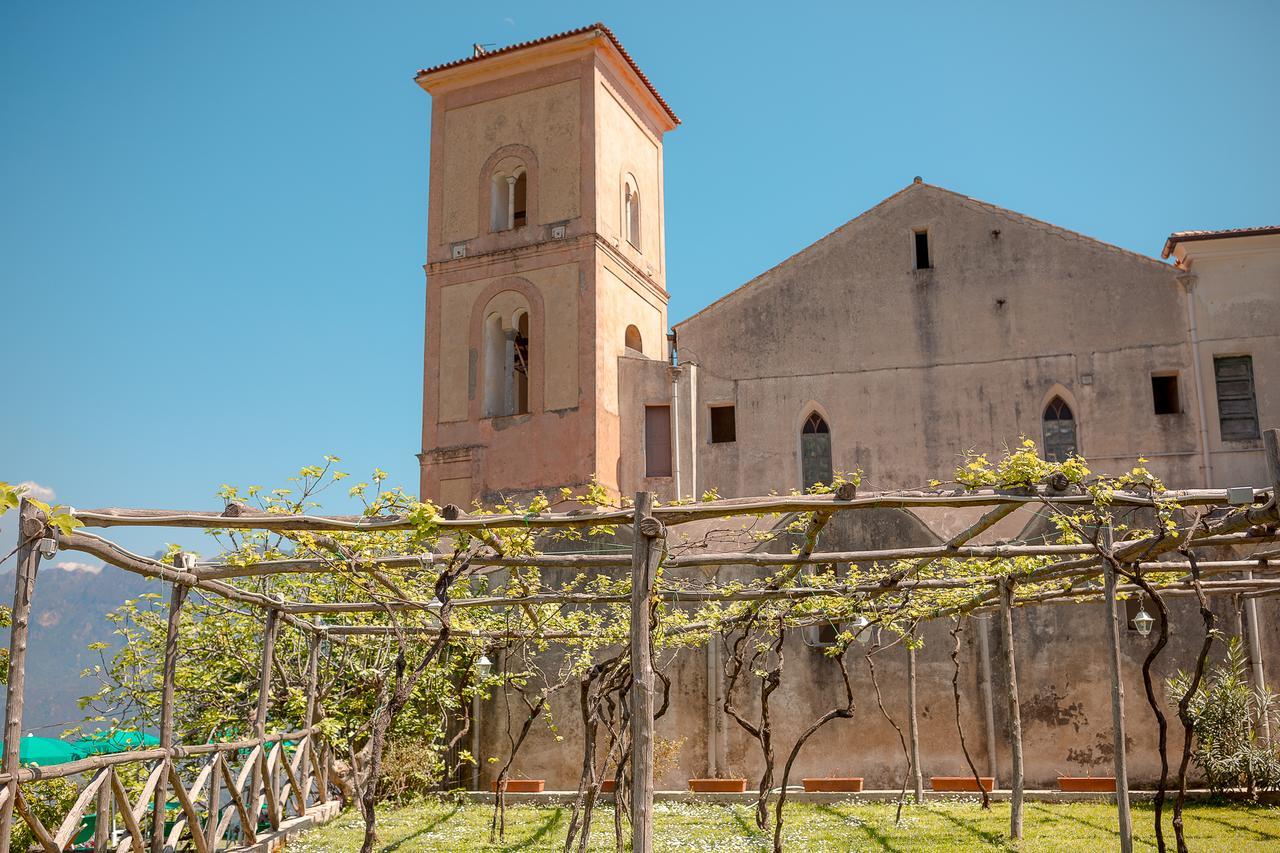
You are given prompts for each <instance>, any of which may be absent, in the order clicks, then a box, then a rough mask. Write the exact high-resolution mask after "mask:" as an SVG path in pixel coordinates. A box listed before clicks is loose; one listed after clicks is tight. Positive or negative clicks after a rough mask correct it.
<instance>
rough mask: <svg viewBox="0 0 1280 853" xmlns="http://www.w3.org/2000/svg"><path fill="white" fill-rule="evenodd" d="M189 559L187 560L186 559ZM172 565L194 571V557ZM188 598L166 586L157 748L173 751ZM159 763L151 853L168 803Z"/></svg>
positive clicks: (177, 557) (157, 851) (158, 844)
mask: <svg viewBox="0 0 1280 853" xmlns="http://www.w3.org/2000/svg"><path fill="white" fill-rule="evenodd" d="M188 558H190V559H188ZM173 565H174V566H176V567H177V568H179V569H188V570H189V569H191V568H194V567H195V555H194V554H190V555H188V554H181V553H179V554H174V555H173ZM186 598H187V587H186V586H184V585H183V584H180V583H174V584H170V585H169V623H168V625H167V626H166V628H165V635H164V665H163V668H162V669H161V670H160V746H162V747H163V748H165V749H173V747H174V742H173V690H174V688H173V682H174V677H175V675H176V674H177V671H178V624H179V619H180V617H181V615H182V603H183V602H184V601H186ZM160 761H161V762H162V763H163V764H165V765H166V770H165V771H162V772H161V773H160V778H159V779H158V780H157V781H156V790H155V795H154V797H153V799H152V801H151V803H152V805H151V853H164V847H165V844H164V840H165V839H164V822H165V807H166V806H167V805H168V803H169V774H168V769H167V765H169V764H171V763H172V759H170V758H162V759H160ZM191 831H192V832H199V831H200V827H198V826H193V827H191Z"/></svg>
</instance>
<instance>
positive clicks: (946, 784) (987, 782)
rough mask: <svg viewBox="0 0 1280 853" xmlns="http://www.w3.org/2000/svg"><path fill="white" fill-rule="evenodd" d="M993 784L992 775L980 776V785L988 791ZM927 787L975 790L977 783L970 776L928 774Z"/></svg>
mask: <svg viewBox="0 0 1280 853" xmlns="http://www.w3.org/2000/svg"><path fill="white" fill-rule="evenodd" d="M995 786H996V780H995V777H994V776H983V777H982V787H984V788H986V789H987V790H988V791H990V790H992V789H993V788H995ZM929 787H931V788H932V789H933V790H935V791H977V790H978V783H977V782H976V781H975V780H974V778H973V777H972V776H930V777H929Z"/></svg>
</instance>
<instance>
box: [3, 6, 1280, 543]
mask: <svg viewBox="0 0 1280 853" xmlns="http://www.w3.org/2000/svg"><path fill="white" fill-rule="evenodd" d="M535 9H536V10H537V11H535ZM597 19H603V20H604V21H605V22H606V23H608V24H609V25H610V26H611V27H612V28H613V29H614V31H615V32H616V33H617V34H618V36H619V38H620V39H621V40H622V41H623V43H624V44H625V45H626V46H627V48H628V49H629V50H630V52H631V53H632V55H633V56H634V57H635V58H636V60H637V61H638V62H639V64H640V65H641V67H643V68H644V69H645V71H646V72H647V73H648V74H649V76H650V77H651V79H652V80H653V81H654V83H655V85H657V87H658V88H659V89H660V90H661V91H662V92H663V94H664V95H665V96H666V97H667V99H668V101H669V102H670V103H671V104H672V106H673V108H674V109H675V110H676V112H677V113H678V114H679V115H680V116H681V118H682V119H683V120H684V122H685V124H684V125H683V126H681V127H680V128H679V129H677V130H676V131H675V132H674V133H672V134H670V135H669V136H668V138H667V146H666V178H667V186H666V192H667V235H668V246H669V255H668V268H669V277H668V283H669V287H670V289H671V292H672V311H671V318H672V320H677V319H680V318H682V317H684V316H687V315H688V314H690V313H692V312H693V311H695V310H697V309H698V308H699V307H701V306H703V305H705V304H706V303H708V302H710V301H711V300H713V299H714V298H716V297H718V296H720V295H721V294H723V293H725V292H727V291H729V290H731V289H733V288H734V287H736V286H737V285H739V284H741V283H743V282H744V281H746V280H748V279H749V278H751V277H752V276H753V275H755V274H757V273H758V272H760V271H762V270H764V269H766V268H767V267H769V266H771V265H772V264H774V263H776V262H777V261H779V260H780V259H782V258H784V257H786V256H788V255H789V254H791V253H793V252H794V251H796V250H798V249H800V248H802V247H804V246H805V245H807V244H809V243H811V242H812V241H814V240H815V239H817V238H818V237H820V236H821V235H823V234H825V233H826V232H828V231H829V230H831V229H832V228H834V227H836V226H838V225H839V224H841V223H843V222H845V221H847V220H848V219H850V218H852V217H853V216H855V215H857V214H858V213H859V212H860V211H862V210H864V209H866V208H867V207H869V206H871V205H873V204H875V203H876V202H877V201H879V200H880V199H882V198H883V197H885V196H887V195H889V194H890V193H892V192H894V191H896V190H898V189H900V188H901V187H902V186H903V185H905V184H906V183H908V182H909V181H910V180H911V178H912V176H914V175H922V176H924V178H925V179H926V180H928V181H930V182H932V183H937V184H940V185H942V186H945V187H948V188H951V189H954V190H957V191H959V192H963V193H966V194H969V195H973V196H976V197H978V198H981V199H984V200H987V201H991V202H994V203H996V204H1000V205H1004V206H1007V207H1011V208H1013V209H1015V210H1018V211H1021V212H1024V213H1027V214H1029V215H1032V216H1036V217H1039V218H1042V219H1047V220H1049V221H1051V222H1054V223H1058V224H1060V225H1063V226H1066V227H1068V228H1072V229H1076V230H1079V231H1082V232H1084V233H1086V234H1089V235H1092V236H1095V237H1099V238H1101V239H1103V240H1107V241H1110V242H1112V243H1116V244H1118V245H1120V246H1124V247H1126V248H1129V249H1134V250H1137V251H1140V252H1145V253H1147V254H1152V255H1154V254H1157V253H1158V252H1159V250H1160V246H1161V244H1162V242H1163V239H1164V237H1165V236H1166V235H1167V234H1168V233H1169V232H1170V231H1171V230H1175V229H1184V228H1219V227H1231V226H1246V225H1260V224H1271V223H1275V222H1276V221H1280V209H1278V208H1280V167H1278V166H1277V161H1278V159H1280V158H1277V156H1276V150H1277V149H1276V146H1277V144H1278V143H1277V140H1280V110H1278V109H1277V107H1278V106H1280V104H1278V99H1277V96H1276V84H1277V82H1278V81H1280V60H1278V59H1277V57H1278V56H1280V51H1277V50H1276V39H1277V36H1280V4H1275V3H1269V2H1220V3H1213V4H1204V3H1188V2H1161V3H1155V2H1152V3H1129V2H1107V3H1097V4H1094V3H1088V4H1084V3H1058V4H1047V3H1025V2H1017V3H1014V2H1010V3H1002V4H986V3H955V2H948V3H940V4H933V3H927V2H915V3H911V4H886V3H876V4H869V3H851V2H845V3H838V4H831V5H823V4H814V3H792V4H778V3H767V4H760V5H758V6H756V5H750V4H746V3H734V4H727V5H724V6H722V7H718V8H717V7H712V6H711V5H710V4H700V3H690V2H687V0H686V2H682V3H670V4H668V3H656V2H644V3H632V4H626V6H625V7H618V8H613V7H611V6H609V5H606V4H599V3H597V4H583V3H576V2H561V3H557V4H544V3H539V4H528V3H518V4H517V3H452V4H442V3H439V4H438V3H426V2H418V3H408V2H381V0H380V2H376V3H354V2H342V3H325V2H310V3H284V2H267V3H247V2H224V3H173V2H164V3H159V2H47V3H17V2H12V3H6V4H4V6H3V9H2V10H0V86H3V89H4V99H3V113H2V114H3V121H4V125H3V126H4V132H3V135H2V136H0V139H2V140H3V141H2V142H0V145H2V146H3V157H2V158H0V187H2V190H0V192H2V197H3V202H2V203H0V270H2V274H3V301H2V302H0V305H2V306H3V307H2V308H0V311H2V312H3V314H2V315H0V316H3V318H4V324H3V325H4V338H3V340H4V345H5V349H6V351H7V353H8V354H9V356H10V357H9V359H8V364H7V368H6V369H5V371H4V372H3V374H2V376H3V378H0V395H2V396H0V399H3V401H4V403H3V409H2V410H3V419H2V420H0V479H5V480H10V481H14V480H28V479H30V480H34V481H36V482H38V483H40V484H42V485H45V486H48V487H51V488H53V489H54V490H55V491H56V492H57V496H58V499H59V500H61V501H64V502H69V503H72V504H74V505H76V506H80V507H89V506H101V505H104V504H111V503H114V504H119V505H149V506H190V507H211V506H213V505H215V503H216V502H215V500H214V499H213V497H212V495H213V491H214V490H215V489H216V487H217V486H218V485H219V484H220V483H222V482H233V483H239V484H248V483H251V482H252V483H261V484H264V485H274V484H276V483H278V482H279V481H281V480H283V478H284V477H285V476H287V475H288V474H289V473H290V472H291V471H293V470H294V469H296V468H297V467H298V466H299V465H302V464H304V463H309V462H312V461H315V460H317V459H318V458H319V457H320V455H321V454H323V453H337V454H339V455H342V456H343V457H344V458H345V459H346V467H347V469H348V470H350V471H352V472H353V473H354V474H363V473H364V472H365V471H367V470H368V469H369V468H371V467H372V466H374V465H379V466H381V467H383V468H385V469H387V470H388V471H390V472H391V474H392V479H393V481H395V482H399V483H402V484H404V485H405V486H407V487H409V488H411V489H413V488H416V482H417V463H416V460H415V459H414V457H413V454H414V453H415V452H416V451H417V450H418V449H419V430H420V419H421V380H422V340H421V338H422V323H423V317H422V309H423V273H422V269H421V264H422V261H423V243H424V236H425V232H426V222H425V219H426V205H427V144H428V139H429V109H428V108H429V99H428V96H427V95H426V94H425V93H423V92H422V91H421V90H420V89H418V87H417V86H415V85H414V83H413V72H414V71H415V70H416V69H417V68H419V67H422V66H425V65H431V64H435V63H438V62H442V61H446V60H450V59H454V58H457V57H461V56H464V55H467V54H468V53H469V52H470V46H471V44H472V42H490V43H496V44H500V45H501V44H508V43H511V42H515V41H522V40H525V39H529V38H534V37H538V36H541V35H545V34H549V33H554V32H558V31H562V30H565V29H569V28H572V27H575V26H579V25H582V24H585V23H589V22H592V21H594V20H597ZM174 535H180V534H174ZM120 537H121V539H122V541H125V542H126V543H127V544H131V545H133V546H134V547H138V548H141V549H143V550H147V548H148V547H152V546H153V545H154V544H156V543H155V542H154V541H153V540H154V537H153V538H152V539H146V538H144V537H142V536H141V534H137V535H135V534H130V533H128V532H123V533H121V534H120ZM190 544H191V545H197V546H198V540H196V541H192V542H191V543H190ZM8 547H9V546H7V545H6V547H4V548H3V549H0V553H3V551H7V550H8Z"/></svg>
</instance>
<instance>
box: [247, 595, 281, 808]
mask: <svg viewBox="0 0 1280 853" xmlns="http://www.w3.org/2000/svg"><path fill="white" fill-rule="evenodd" d="M279 620H280V611H279V610H275V609H272V610H268V611H267V622H266V625H265V626H264V627H263V632H262V665H261V671H260V672H259V673H258V705H257V708H255V709H254V713H253V736H254V737H255V738H257V739H258V741H259V744H260V745H261V747H262V751H263V753H264V754H265V753H266V744H265V743H264V742H263V738H265V737H266V736H267V710H268V709H269V708H270V707H271V668H272V667H273V666H275V657H276V628H277V626H278V624H279ZM261 767H262V764H261V763H259V762H254V765H253V769H252V770H251V771H250V774H249V797H248V805H249V819H250V820H252V821H254V827H253V828H254V830H255V831H256V830H257V821H258V817H259V815H261V814H262V796H263V792H262V790H261V788H262V787H263V786H264V785H267V784H270V780H269V779H264V778H263V776H262V773H261V770H260V768H261Z"/></svg>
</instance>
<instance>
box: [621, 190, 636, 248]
mask: <svg viewBox="0 0 1280 853" xmlns="http://www.w3.org/2000/svg"><path fill="white" fill-rule="evenodd" d="M623 193H624V196H623V213H622V227H623V229H624V230H625V231H626V234H627V242H628V243H630V244H631V245H632V246H635V247H636V248H637V249H639V248H640V191H639V190H637V189H636V185H635V181H634V180H633V179H632V178H630V177H628V178H627V180H626V183H625V185H624V187H623Z"/></svg>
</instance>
